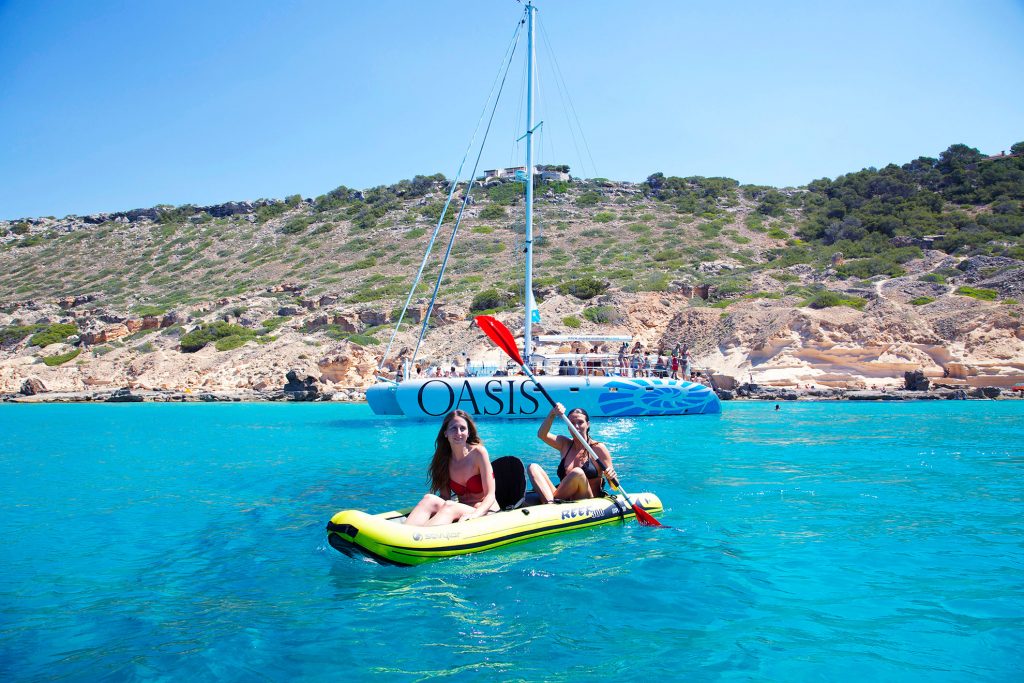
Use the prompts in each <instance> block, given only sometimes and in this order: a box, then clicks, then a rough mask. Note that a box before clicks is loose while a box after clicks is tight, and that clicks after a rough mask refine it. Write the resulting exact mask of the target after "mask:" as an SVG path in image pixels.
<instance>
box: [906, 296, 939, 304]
mask: <svg viewBox="0 0 1024 683" xmlns="http://www.w3.org/2000/svg"><path fill="white" fill-rule="evenodd" d="M933 301H935V299H934V298H932V297H930V296H919V297H917V298H914V299H911V300H910V305H911V306H924V305H925V304H930V303H931V302H933Z"/></svg>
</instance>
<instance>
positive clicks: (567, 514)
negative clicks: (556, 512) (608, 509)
mask: <svg viewBox="0 0 1024 683" xmlns="http://www.w3.org/2000/svg"><path fill="white" fill-rule="evenodd" d="M603 512H604V510H603V509H602V508H595V507H588V508H572V509H569V510H562V519H576V518H577V517H601V516H602V513H603Z"/></svg>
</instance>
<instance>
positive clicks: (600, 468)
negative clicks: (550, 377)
mask: <svg viewBox="0 0 1024 683" xmlns="http://www.w3.org/2000/svg"><path fill="white" fill-rule="evenodd" d="M519 367H521V368H522V369H523V372H525V373H526V376H527V377H529V378H530V379H532V380H533V383H534V384H535V385H537V388H538V389H540V393H542V394H544V398H546V399H547V400H548V403H550V404H551V407H552V408H554V407H555V399H553V398H551V394H549V393H548V390H547V389H545V388H544V385H543V384H541V383H540V382H538V381H537V378H536V377H534V376H533V373H532V372H530V369H529V368H528V367H526V365H525V364H523V363H520V364H519ZM559 417H561V418H562V421H563V422H565V424H566V426H568V427H569V431H570V432H572V435H573V436H574V437H575V438H576V440H577V441H579V442H580V443H581V444H583V447H584V448H585V449H587V455H589V456H590V459H591V460H593V461H594V466H595V467H597V471H598V472H600V473H601V474H602V475H603V476H604V478H605V479H607V480H608V483H609V484H611V485H612V488H613V489H615V490H616V491H618V492H619V494H621V495H622V497H623V498H625V499H626V502H627V503H629V506H630V507H631V508H633V509H634V510H636V509H638V506H637V504H636V503H634V502H633V500H632V499H631V498H630V497H629V494H628V493H626V492H625V491H624V490H623V489H622V487H621V486H619V482H618V480H617V479H616V478H615V477H610V476H608V473H607V472H606V471H605V467H604V465H603V464H602V463H601V461H600V460H599V459H598V457H597V453H595V452H594V449H593V448H591V447H590V444H589V443H587V440H586V439H584V438H583V435H582V434H580V433H579V430H577V429H576V425H574V424H573V423H572V421H571V420H570V419H569V418H568V416H567V415H565V413H559ZM639 509H641V510H642V509H643V508H639ZM645 512H646V511H645ZM648 516H649V515H648ZM651 520H652V521H653V520H654V518H653V517H651ZM655 524H657V522H656V521H655ZM659 526H660V524H659Z"/></svg>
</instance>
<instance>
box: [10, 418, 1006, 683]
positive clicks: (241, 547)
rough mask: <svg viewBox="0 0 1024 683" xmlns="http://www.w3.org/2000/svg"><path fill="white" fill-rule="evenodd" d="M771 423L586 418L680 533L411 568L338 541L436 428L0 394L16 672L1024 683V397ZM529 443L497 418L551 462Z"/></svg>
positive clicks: (522, 426)
mask: <svg viewBox="0 0 1024 683" xmlns="http://www.w3.org/2000/svg"><path fill="white" fill-rule="evenodd" d="M773 407H774V406H773V404H767V403H764V404H761V403H744V404H736V403H731V404H726V405H725V412H724V413H723V414H722V415H721V416H694V417H682V418H655V419H630V420H619V421H614V422H611V421H609V422H597V423H595V428H594V429H595V433H597V434H598V435H599V437H600V438H601V439H602V440H603V441H605V442H606V443H608V444H609V445H610V448H611V451H612V453H613V456H614V457H615V461H616V468H617V470H618V471H619V474H620V476H621V481H622V484H623V486H624V487H625V488H626V490H628V491H640V490H651V491H655V492H657V493H658V494H659V495H660V496H661V498H662V500H663V501H664V502H665V504H666V513H665V515H664V516H663V517H662V521H663V522H664V523H666V524H670V525H671V527H672V528H671V529H649V528H645V527H640V526H636V525H629V526H625V527H623V526H607V527H602V528H599V529H592V530H586V531H581V532H578V533H576V534H571V535H568V536H562V537H560V538H555V539H542V540H538V541H533V542H530V543H527V544H522V545H518V546H512V547H511V548H506V549H503V550H498V551H495V552H491V553H483V554H478V555H470V556H465V557H461V558H456V559H453V560H448V561H444V562H440V563H434V564H429V565H424V566H422V567H418V568H396V567H382V566H378V565H374V564H371V563H369V562H364V561H360V560H353V559H350V558H348V557H345V556H343V555H341V554H340V553H338V552H337V551H335V550H333V549H332V548H330V547H329V546H328V545H327V544H326V541H325V535H324V525H325V523H326V521H327V520H328V519H329V518H330V516H331V515H332V514H333V513H334V512H336V511H337V510H339V509H344V508H350V507H359V508H365V509H370V510H382V509H391V508H392V507H394V506H395V504H396V503H399V502H413V501H415V500H416V499H418V497H419V496H420V495H421V494H422V492H423V490H424V485H425V467H426V462H427V460H428V458H429V455H430V452H431V450H432V442H433V438H434V435H435V434H436V429H437V425H434V424H424V423H419V424H417V423H406V422H403V421H398V420H392V419H382V418H376V417H373V416H371V415H370V414H369V411H368V409H367V408H366V407H365V406H348V405H334V404H316V405H277V404H184V405H182V404H175V405H171V404H124V405H88V404H85V405H10V404H7V405H0V501H2V506H3V507H2V510H3V515H2V518H0V534H2V541H3V548H2V550H0V558H2V563H0V566H2V568H3V574H2V577H0V679H4V680H12V679H13V680H28V679H33V680H50V679H70V680H95V679H105V680H134V679H142V680H152V679H171V680H181V679H188V680H193V681H194V680H213V679H217V680H252V679H263V680H288V679H293V678H301V679H305V680H320V679H322V680H338V679H339V678H340V677H341V676H347V675H352V676H358V677H359V678H360V679H364V678H367V677H379V678H381V679H382V680H392V679H394V680H409V681H414V680H426V679H432V678H440V679H443V680H456V679H458V680H469V681H492V680H531V681H540V680H545V681H550V680H554V681H557V680H565V681H570V680H571V681H578V680H582V681H587V680H597V679H599V678H600V679H607V678H609V677H613V678H614V679H617V680H638V679H641V680H642V679H644V678H646V679H653V678H655V677H662V678H663V679H665V680H673V679H678V678H681V677H685V678H687V679H689V680H698V681H699V680H720V679H724V680H736V679H740V680H808V679H822V680H841V679H848V678H851V677H853V678H857V679H863V680H899V681H907V680H911V681H913V680H920V681H957V680H963V681H967V680H970V681H975V680H991V681H1009V680H1020V675H1021V674H1020V672H1021V671H1022V670H1024V504H1022V503H1024V444H1022V435H1024V402H934V403H911V404H896V405H893V404H884V405H871V404H854V403H849V404H848V403H817V404H816V403H797V404H793V403H787V404H783V405H782V409H781V410H780V411H778V412H775V411H774V410H772V408H773ZM536 426H537V425H536V424H535V423H532V422H483V423H481V424H480V430H481V435H482V436H483V438H484V439H485V442H486V444H487V445H488V448H489V450H490V452H491V454H492V456H498V455H505V454H516V455H520V456H521V457H523V458H524V459H525V460H536V459H538V458H540V459H541V461H542V462H544V463H547V464H548V466H549V467H550V468H551V469H554V465H555V463H554V460H553V459H552V457H551V456H552V455H555V454H554V452H553V451H550V452H548V451H547V450H545V448H544V447H542V445H541V444H540V442H539V441H537V440H536V438H535V437H534V432H535V430H536Z"/></svg>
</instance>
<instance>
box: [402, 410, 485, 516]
mask: <svg viewBox="0 0 1024 683" xmlns="http://www.w3.org/2000/svg"><path fill="white" fill-rule="evenodd" d="M434 443H435V446H434V457H433V459H432V460H431V461H430V467H429V468H428V469H427V473H428V474H429V476H430V490H431V491H437V492H438V493H439V494H440V495H434V494H433V493H428V494H427V495H425V496H423V500H421V501H420V502H419V503H418V504H417V505H416V507H414V508H413V509H412V512H410V513H409V516H408V517H406V519H405V523H406V524H412V525H415V526H437V525H440V524H451V523H452V522H458V521H460V520H466V519H472V518H474V517H479V516H481V515H486V514H487V513H488V512H495V511H497V510H498V503H497V502H496V501H495V499H494V473H493V472H492V471H491V458H490V456H489V455H488V454H487V449H486V448H484V445H483V443H481V441H480V437H479V436H478V435H477V433H476V425H475V424H473V418H471V417H470V416H469V413H467V412H465V411H463V410H455V411H452V412H450V413H448V416H447V417H445V418H444V422H442V423H441V429H440V431H438V433H437V440H436V441H435V442H434ZM453 493H454V494H455V495H457V496H458V497H459V500H458V501H457V502H456V501H454V500H452V499H451V497H452V494H453Z"/></svg>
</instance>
